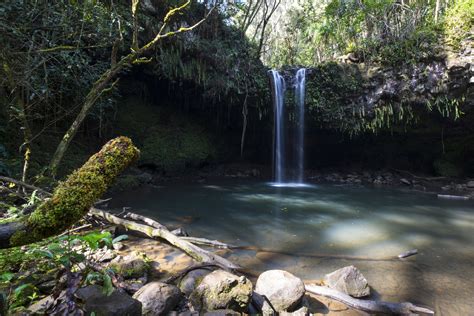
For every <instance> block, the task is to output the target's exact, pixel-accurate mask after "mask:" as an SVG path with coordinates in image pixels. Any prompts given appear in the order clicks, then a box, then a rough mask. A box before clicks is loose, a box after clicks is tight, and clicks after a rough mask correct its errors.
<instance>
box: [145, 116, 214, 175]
mask: <svg viewBox="0 0 474 316" xmlns="http://www.w3.org/2000/svg"><path fill="white" fill-rule="evenodd" d="M213 155H214V148H213V147H212V145H211V142H210V140H209V138H208V136H207V134H206V133H205V132H204V131H203V130H202V129H200V128H199V127H197V126H195V125H186V126H183V127H179V128H175V129H170V128H157V129H156V130H155V131H154V132H152V133H151V134H150V135H149V137H147V138H146V139H145V145H144V146H143V159H142V162H143V163H145V164H153V165H155V166H157V167H159V168H161V169H163V170H164V171H166V172H170V171H171V172H172V171H180V170H183V169H185V168H186V167H189V166H191V167H196V166H199V165H200V164H202V163H204V162H205V161H207V160H208V159H210V158H211V157H212V156H213Z"/></svg>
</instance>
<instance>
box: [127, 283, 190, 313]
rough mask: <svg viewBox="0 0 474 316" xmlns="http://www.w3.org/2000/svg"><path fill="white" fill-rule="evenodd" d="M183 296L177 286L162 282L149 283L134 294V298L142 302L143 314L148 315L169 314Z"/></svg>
mask: <svg viewBox="0 0 474 316" xmlns="http://www.w3.org/2000/svg"><path fill="white" fill-rule="evenodd" d="M181 297H182V296H181V292H180V290H179V289H178V288H177V287H176V286H174V285H170V284H166V283H161V282H151V283H148V284H147V285H145V286H143V287H142V288H141V289H139V290H138V291H137V292H136V293H135V294H134V295H133V298H134V299H136V300H138V301H139V302H141V303H142V314H143V315H147V316H155V315H165V314H168V313H169V312H171V311H172V310H173V309H174V308H175V307H176V305H177V304H178V303H179V301H180V299H181Z"/></svg>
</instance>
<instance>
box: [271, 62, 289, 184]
mask: <svg viewBox="0 0 474 316" xmlns="http://www.w3.org/2000/svg"><path fill="white" fill-rule="evenodd" d="M270 73H271V78H272V94H273V105H274V113H275V116H274V122H275V127H274V128H275V136H274V142H273V146H274V148H273V155H274V156H273V164H274V166H273V171H274V177H275V182H276V183H282V182H283V178H284V172H285V140H284V105H285V90H286V84H285V78H283V77H282V76H281V75H280V74H279V73H278V71H276V70H271V71H270Z"/></svg>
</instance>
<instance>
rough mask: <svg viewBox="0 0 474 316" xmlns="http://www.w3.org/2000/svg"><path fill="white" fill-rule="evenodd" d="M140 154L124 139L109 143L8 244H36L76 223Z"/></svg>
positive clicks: (58, 190) (64, 183)
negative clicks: (35, 242)
mask: <svg viewBox="0 0 474 316" xmlns="http://www.w3.org/2000/svg"><path fill="white" fill-rule="evenodd" d="M139 153H140V152H139V150H138V149H137V148H136V147H135V146H134V145H133V143H132V141H131V140H130V139H129V138H127V137H118V138H115V139H113V140H111V141H109V142H108V143H107V144H105V145H104V147H103V148H102V149H101V150H100V151H99V152H98V153H96V154H95V155H93V156H92V157H90V158H89V160H88V161H87V162H86V163H85V164H84V165H83V166H82V167H81V168H79V169H77V170H76V171H74V172H73V173H72V174H71V175H70V176H69V177H68V178H67V180H66V181H64V182H61V183H60V184H59V185H58V186H57V188H56V190H55V191H54V193H53V196H52V197H51V199H49V200H46V201H45V202H44V203H43V204H41V205H40V206H39V207H38V208H37V209H36V210H35V211H34V212H33V213H32V214H31V216H30V217H29V218H28V219H27V221H26V229H24V230H21V231H18V232H17V233H15V234H14V235H13V236H12V237H11V240H10V242H11V244H12V245H13V246H15V245H23V244H27V243H31V242H34V241H38V240H41V239H43V238H45V237H49V236H52V235H54V234H56V233H59V232H61V231H64V230H65V229H67V228H68V227H69V226H71V225H72V224H74V223H76V222H77V221H78V220H80V219H81V218H82V217H83V216H84V215H85V214H86V213H87V212H88V210H89V208H90V207H91V206H92V205H93V204H94V202H96V201H97V200H98V199H99V198H100V197H101V196H102V195H103V194H104V193H105V191H106V190H107V189H108V188H109V187H110V185H111V184H112V183H113V181H114V180H115V178H116V177H117V176H118V175H119V174H121V173H122V171H123V170H124V169H125V168H127V167H128V166H129V165H130V164H131V163H133V162H134V161H136V160H137V159H138V157H139Z"/></svg>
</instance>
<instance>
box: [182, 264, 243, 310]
mask: <svg viewBox="0 0 474 316" xmlns="http://www.w3.org/2000/svg"><path fill="white" fill-rule="evenodd" d="M251 295H252V283H251V282H250V281H249V280H248V279H247V278H246V277H244V276H240V277H239V276H236V275H234V274H232V273H229V272H226V271H224V270H216V271H214V272H212V273H210V274H208V275H206V276H205V277H204V279H203V280H202V281H201V283H200V284H199V286H198V287H197V288H196V289H195V290H194V291H193V292H192V294H191V296H190V297H189V300H190V302H191V304H192V305H193V306H194V308H195V310H199V311H201V312H205V311H213V310H219V309H232V310H235V311H239V312H245V311H246V310H247V308H248V305H249V303H250V298H251Z"/></svg>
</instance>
